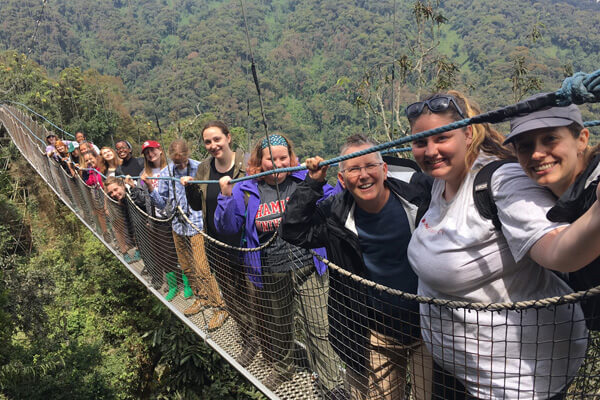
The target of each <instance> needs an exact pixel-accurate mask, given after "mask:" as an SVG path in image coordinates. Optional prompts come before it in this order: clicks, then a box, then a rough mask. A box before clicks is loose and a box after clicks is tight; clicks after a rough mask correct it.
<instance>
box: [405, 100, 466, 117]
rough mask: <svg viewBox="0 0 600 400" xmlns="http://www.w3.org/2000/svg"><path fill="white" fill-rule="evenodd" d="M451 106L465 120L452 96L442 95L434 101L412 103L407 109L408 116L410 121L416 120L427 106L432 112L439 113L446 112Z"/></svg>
mask: <svg viewBox="0 0 600 400" xmlns="http://www.w3.org/2000/svg"><path fill="white" fill-rule="evenodd" d="M450 104H452V105H453V106H454V108H455V109H456V111H457V112H458V115H460V116H461V118H463V119H464V118H465V115H464V114H463V112H462V110H461V109H460V107H459V106H458V103H457V102H456V100H455V99H454V97H452V96H448V95H442V96H438V97H434V98H433V99H429V100H425V101H417V102H416V103H412V104H411V105H409V106H408V107H406V116H407V117H408V119H415V118H417V117H418V116H419V115H421V113H422V112H423V107H425V106H427V108H429V109H430V110H431V111H432V112H434V113H439V112H444V111H446V110H447V109H448V107H450Z"/></svg>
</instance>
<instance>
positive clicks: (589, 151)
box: [567, 122, 600, 165]
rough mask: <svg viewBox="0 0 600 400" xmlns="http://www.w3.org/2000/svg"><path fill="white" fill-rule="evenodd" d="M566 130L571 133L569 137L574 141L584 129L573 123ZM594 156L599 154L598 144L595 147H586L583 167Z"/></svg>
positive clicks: (599, 147)
mask: <svg viewBox="0 0 600 400" xmlns="http://www.w3.org/2000/svg"><path fill="white" fill-rule="evenodd" d="M567 129H568V130H569V132H571V136H573V138H574V139H578V138H579V135H581V131H582V130H583V129H584V127H583V126H581V125H579V124H578V123H577V122H573V123H572V124H571V125H569V126H567ZM596 154H600V143H598V144H597V145H595V146H588V147H587V148H586V149H585V151H584V153H583V162H584V165H589V163H590V162H591V161H592V158H594V156H596Z"/></svg>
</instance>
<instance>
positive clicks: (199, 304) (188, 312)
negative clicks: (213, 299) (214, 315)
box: [183, 299, 207, 317]
mask: <svg viewBox="0 0 600 400" xmlns="http://www.w3.org/2000/svg"><path fill="white" fill-rule="evenodd" d="M206 303H207V301H206V300H205V299H196V301H194V304H192V305H191V306H189V307H188V308H186V309H185V310H183V315H185V316H186V317H191V316H192V315H196V314H198V313H199V312H200V311H202V309H203V308H204V307H206Z"/></svg>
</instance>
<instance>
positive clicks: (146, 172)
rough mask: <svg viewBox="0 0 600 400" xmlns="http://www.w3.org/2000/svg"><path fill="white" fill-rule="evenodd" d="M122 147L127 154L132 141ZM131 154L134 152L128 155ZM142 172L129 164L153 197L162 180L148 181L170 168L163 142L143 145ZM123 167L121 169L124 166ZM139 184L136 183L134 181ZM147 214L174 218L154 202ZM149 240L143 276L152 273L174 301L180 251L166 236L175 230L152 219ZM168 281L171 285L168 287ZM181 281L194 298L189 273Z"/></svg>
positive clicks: (153, 280)
mask: <svg viewBox="0 0 600 400" xmlns="http://www.w3.org/2000/svg"><path fill="white" fill-rule="evenodd" d="M118 143H119V144H118V146H119V148H120V152H119V154H122V153H123V151H124V150H123V149H124V148H128V147H123V146H125V145H128V142H123V141H121V142H118ZM128 154H129V155H131V151H130V150H129V152H128ZM142 160H143V161H142V169H141V170H138V169H137V166H136V162H135V161H131V159H130V163H129V164H128V165H127V167H128V168H126V169H127V171H130V172H134V171H137V172H135V174H136V176H137V175H140V180H141V182H142V183H140V184H139V185H138V187H140V188H142V189H143V190H145V191H146V193H148V196H149V195H150V189H158V184H159V182H160V181H159V180H157V179H148V178H156V177H159V176H160V173H161V171H162V170H163V169H164V168H166V167H167V165H168V164H167V157H166V156H165V153H164V151H163V150H162V147H161V145H160V143H158V142H157V141H155V140H146V141H145V142H144V143H143V144H142ZM124 163H125V162H124V161H123V164H122V165H121V166H119V167H118V168H117V171H118V169H119V168H121V167H122V166H123V165H124ZM130 182H131V183H132V184H134V185H135V181H133V180H131V181H130ZM147 214H148V215H149V216H151V217H154V218H158V219H168V218H169V217H170V215H169V214H168V212H167V210H164V209H162V207H155V206H154V203H152V207H151V208H150V210H149V211H147ZM147 230H148V235H147V240H146V241H145V243H141V246H142V247H143V248H144V249H145V251H146V253H147V254H149V255H150V256H149V257H148V258H147V261H146V263H145V268H144V270H143V271H142V274H146V273H148V274H150V283H151V285H152V287H153V288H154V289H156V290H161V291H163V292H166V295H165V299H166V300H167V301H172V300H173V299H174V298H175V296H177V293H179V286H178V285H177V274H176V270H177V252H176V251H175V244H174V243H173V241H172V240H169V239H165V238H164V236H165V235H167V234H168V235H172V230H171V229H166V226H165V224H164V223H162V222H158V221H155V220H153V219H151V218H149V219H148V222H147ZM165 278H166V281H167V284H166V285H165V284H164V283H165ZM181 279H182V281H183V286H184V296H183V297H184V298H186V299H187V298H189V297H192V296H193V295H194V294H193V291H192V289H191V287H190V285H189V281H188V279H187V276H186V275H185V273H182V274H181Z"/></svg>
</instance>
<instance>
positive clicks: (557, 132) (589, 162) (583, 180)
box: [504, 104, 600, 331]
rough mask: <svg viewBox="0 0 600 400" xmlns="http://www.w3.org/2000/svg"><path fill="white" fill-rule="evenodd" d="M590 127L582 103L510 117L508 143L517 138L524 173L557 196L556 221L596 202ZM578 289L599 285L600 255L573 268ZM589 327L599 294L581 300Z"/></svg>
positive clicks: (599, 323)
mask: <svg viewBox="0 0 600 400" xmlns="http://www.w3.org/2000/svg"><path fill="white" fill-rule="evenodd" d="M589 137H590V132H589V130H588V129H586V128H584V127H583V119H582V118H581V112H580V111H579V108H578V107H577V106H576V105H574V104H571V105H570V106H568V107H551V108H545V109H542V110H539V111H536V112H533V113H531V114H527V115H525V116H522V117H518V118H514V119H513V120H511V131H510V134H509V135H508V136H507V138H506V141H505V142H504V143H505V144H513V145H514V147H515V149H516V153H517V158H518V160H519V163H520V164H521V167H522V168H523V170H524V171H525V173H526V174H527V175H528V176H529V177H530V178H531V179H533V180H534V181H536V182H537V183H538V184H539V185H541V186H544V187H547V188H548V189H550V190H551V191H552V193H553V194H554V196H556V199H557V200H556V204H555V205H554V206H553V207H552V208H551V209H550V210H549V211H548V214H547V215H546V216H547V217H548V219H549V220H550V221H554V222H569V223H570V222H575V221H576V220H577V218H579V217H581V216H582V215H583V214H584V213H585V212H586V211H588V210H589V209H590V208H591V207H597V203H598V202H597V199H598V181H599V180H600V144H599V145H596V146H595V147H591V146H588V142H589ZM568 283H569V285H570V286H571V287H572V288H573V290H575V291H580V290H587V289H591V288H593V287H596V286H598V285H600V258H596V259H595V260H594V261H592V262H591V263H590V264H588V265H587V266H586V267H585V268H582V269H580V270H578V271H574V272H571V273H569V276H568ZM581 307H582V308H583V313H584V314H585V318H586V323H587V326H588V329H593V330H596V331H597V330H600V296H594V297H592V298H590V299H587V300H583V301H582V302H581Z"/></svg>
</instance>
